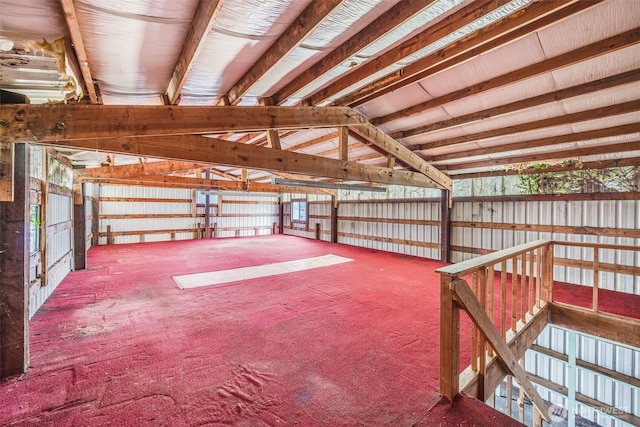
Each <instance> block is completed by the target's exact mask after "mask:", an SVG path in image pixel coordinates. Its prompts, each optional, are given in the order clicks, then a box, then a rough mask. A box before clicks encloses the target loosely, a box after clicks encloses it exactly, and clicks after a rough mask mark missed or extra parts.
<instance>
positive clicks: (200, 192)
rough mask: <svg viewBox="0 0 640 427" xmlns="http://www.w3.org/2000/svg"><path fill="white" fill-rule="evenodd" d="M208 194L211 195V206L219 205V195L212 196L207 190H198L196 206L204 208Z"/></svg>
mask: <svg viewBox="0 0 640 427" xmlns="http://www.w3.org/2000/svg"><path fill="white" fill-rule="evenodd" d="M207 193H208V194H209V204H210V205H217V204H218V195H217V194H211V192H210V191H207V190H198V191H197V192H196V204H198V205H202V206H204V204H205V197H206V195H207Z"/></svg>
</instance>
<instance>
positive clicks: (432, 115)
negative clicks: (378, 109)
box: [380, 108, 451, 133]
mask: <svg viewBox="0 0 640 427" xmlns="http://www.w3.org/2000/svg"><path fill="white" fill-rule="evenodd" d="M450 118H451V116H449V115H448V114H447V112H446V111H445V110H444V109H443V108H434V109H431V110H426V111H423V112H421V113H419V114H414V115H412V116H409V117H405V118H402V119H399V120H394V121H392V122H389V123H385V124H384V125H381V126H380V129H382V130H384V131H385V132H389V133H393V132H397V131H400V130H405V129H413V128H415V127H418V126H422V125H426V124H429V123H435V122H440V121H442V120H446V119H450Z"/></svg>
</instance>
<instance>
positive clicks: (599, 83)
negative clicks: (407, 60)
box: [395, 69, 640, 137]
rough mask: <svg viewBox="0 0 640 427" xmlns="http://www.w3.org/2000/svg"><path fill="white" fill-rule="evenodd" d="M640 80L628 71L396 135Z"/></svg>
mask: <svg viewBox="0 0 640 427" xmlns="http://www.w3.org/2000/svg"><path fill="white" fill-rule="evenodd" d="M639 80H640V69H638V70H631V71H627V72H626V73H620V74H616V75H614V76H609V77H605V78H603V79H600V80H595V81H592V82H587V83H583V84H581V85H578V86H572V87H568V88H566V89H561V90H558V91H555V92H548V93H544V94H542V95H538V96H534V97H531V98H527V99H522V100H520V101H515V102H511V103H509V104H504V105H500V106H497V107H493V108H488V109H486V110H482V111H477V112H474V113H470V114H466V115H464V116H459V117H454V118H452V119H448V120H443V121H441V122H437V123H431V124H428V125H424V126H419V127H417V128H414V129H410V130H408V131H403V132H402V133H398V134H395V136H396V137H402V135H405V133H407V134H413V133H419V134H424V133H428V132H433V131H437V130H441V129H445V128H450V127H453V126H460V125H464V124H467V123H472V122H475V121H479V120H485V119H488V118H492V117H496V116H500V115H502V114H508V113H513V112H515V111H518V110H523V109H526V108H532V107H536V106H539V105H543V104H547V103H550V102H554V101H561V100H564V99H569V98H574V97H576V96H580V95H586V94H589V93H593V92H597V91H601V90H605V89H610V88H613V87H616V86H622V85H626V84H629V83H635V82H638V81H639Z"/></svg>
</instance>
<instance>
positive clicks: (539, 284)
mask: <svg viewBox="0 0 640 427" xmlns="http://www.w3.org/2000/svg"><path fill="white" fill-rule="evenodd" d="M542 251H543V248H538V249H536V267H537V273H536V274H537V275H538V277H537V278H536V307H538V308H540V298H541V295H542Z"/></svg>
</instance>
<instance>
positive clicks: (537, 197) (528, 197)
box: [453, 170, 640, 203]
mask: <svg viewBox="0 0 640 427" xmlns="http://www.w3.org/2000/svg"><path fill="white" fill-rule="evenodd" d="M542 172H544V170H543V171H542ZM590 200H640V192H638V191H629V192H624V193H622V192H610V193H574V194H516V195H508V196H471V197H454V198H453V201H454V203H463V202H482V203H490V202H565V201H567V202H569V201H570V202H577V201H590Z"/></svg>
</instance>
